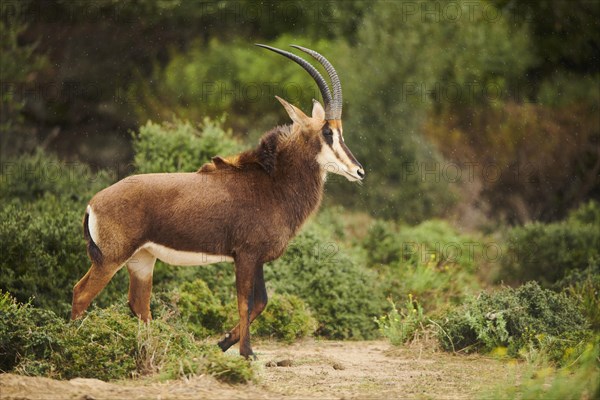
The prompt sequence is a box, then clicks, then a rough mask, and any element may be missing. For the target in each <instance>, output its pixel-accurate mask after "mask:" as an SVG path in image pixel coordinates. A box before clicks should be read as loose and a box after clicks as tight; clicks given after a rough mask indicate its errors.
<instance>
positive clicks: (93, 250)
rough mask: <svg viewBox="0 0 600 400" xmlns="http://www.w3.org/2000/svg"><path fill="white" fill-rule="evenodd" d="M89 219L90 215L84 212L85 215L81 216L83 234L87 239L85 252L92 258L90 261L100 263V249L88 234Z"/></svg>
mask: <svg viewBox="0 0 600 400" xmlns="http://www.w3.org/2000/svg"><path fill="white" fill-rule="evenodd" d="M89 219H90V215H89V214H88V213H87V212H86V213H85V217H83V236H84V237H85V240H86V241H87V253H88V256H90V258H91V259H92V262H93V263H94V264H96V265H102V258H103V256H102V251H100V248H99V247H98V245H96V243H94V240H93V239H92V235H90V227H89Z"/></svg>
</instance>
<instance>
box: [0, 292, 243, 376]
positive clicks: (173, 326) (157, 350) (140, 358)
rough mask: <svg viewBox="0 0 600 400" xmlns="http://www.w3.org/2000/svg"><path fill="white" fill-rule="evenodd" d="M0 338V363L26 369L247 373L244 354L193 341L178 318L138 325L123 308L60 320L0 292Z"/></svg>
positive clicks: (80, 372) (110, 373)
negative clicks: (236, 355)
mask: <svg viewBox="0 0 600 400" xmlns="http://www.w3.org/2000/svg"><path fill="white" fill-rule="evenodd" d="M0 339H1V341H0V355H1V356H2V357H1V358H0V363H1V364H0V369H1V370H3V371H14V372H17V373H22V374H27V375H42V376H49V377H54V378H58V379H71V378H74V377H83V378H96V379H102V380H112V379H123V378H128V377H131V376H133V375H140V374H152V373H159V376H161V377H163V378H173V377H179V376H182V375H190V374H191V373H194V374H210V375H213V376H215V378H217V379H219V380H222V381H225V382H230V383H237V382H246V381H248V380H250V379H252V378H253V370H252V368H251V366H250V364H249V363H248V362H247V361H246V360H243V359H241V358H240V357H231V356H227V355H224V354H222V352H221V351H220V349H218V347H216V346H214V345H210V346H209V345H206V344H203V343H199V342H196V341H195V340H194V338H193V336H192V334H191V333H190V332H188V331H187V330H186V329H185V327H184V326H182V325H181V324H180V323H179V322H178V320H163V319H155V320H153V321H151V322H150V323H149V324H144V323H143V322H141V321H140V320H139V319H137V318H136V317H133V316H132V315H131V313H130V312H129V310H128V309H127V307H126V306H112V307H109V308H107V309H93V310H91V311H90V312H88V313H87V314H86V316H85V317H84V318H83V319H80V320H77V321H72V322H68V323H67V322H65V321H64V320H63V319H61V318H58V317H57V316H56V315H55V314H54V313H53V312H51V311H46V310H41V309H37V308H35V307H33V306H31V304H19V303H17V302H16V301H15V300H14V298H12V297H11V296H10V295H8V294H6V293H5V294H0ZM188 364H189V365H192V364H193V371H192V370H190V368H192V367H189V368H187V367H186V365H188ZM186 368H187V369H186Z"/></svg>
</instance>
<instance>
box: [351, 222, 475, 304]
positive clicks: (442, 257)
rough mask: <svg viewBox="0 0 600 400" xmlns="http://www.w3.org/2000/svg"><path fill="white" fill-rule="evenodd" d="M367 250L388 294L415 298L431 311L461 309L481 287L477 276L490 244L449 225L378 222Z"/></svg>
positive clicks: (367, 243)
mask: <svg viewBox="0 0 600 400" xmlns="http://www.w3.org/2000/svg"><path fill="white" fill-rule="evenodd" d="M362 245H363V248H364V249H365V251H366V254H367V256H366V257H367V260H368V265H370V266H372V267H374V268H377V269H378V270H380V271H381V273H382V274H383V275H384V277H385V278H384V281H385V282H386V287H385V290H386V293H387V294H388V295H390V296H391V297H392V298H403V297H405V296H408V295H409V294H411V295H412V296H414V297H415V299H418V301H419V302H420V304H421V305H422V306H423V307H424V308H425V309H426V311H431V310H434V309H438V308H440V307H448V306H450V305H452V304H457V303H458V302H460V301H461V299H462V298H464V296H465V295H467V294H468V293H470V292H472V291H474V290H476V289H477V288H478V287H479V285H478V282H477V279H476V277H475V275H474V274H473V272H474V270H475V265H477V264H478V263H480V262H481V261H482V259H483V257H482V255H481V252H482V248H483V246H484V245H485V243H482V242H481V241H479V240H476V239H475V238H473V237H470V236H468V235H463V234H460V233H458V232H457V231H456V230H455V229H453V228H452V227H450V225H449V224H448V223H446V222H444V221H437V220H431V221H426V222H423V223H422V224H419V225H417V226H414V227H409V226H400V227H398V226H396V225H395V224H393V223H390V222H385V221H376V222H375V223H374V224H373V225H372V226H371V228H370V229H369V233H368V234H367V236H366V237H365V239H364V241H363V242H362Z"/></svg>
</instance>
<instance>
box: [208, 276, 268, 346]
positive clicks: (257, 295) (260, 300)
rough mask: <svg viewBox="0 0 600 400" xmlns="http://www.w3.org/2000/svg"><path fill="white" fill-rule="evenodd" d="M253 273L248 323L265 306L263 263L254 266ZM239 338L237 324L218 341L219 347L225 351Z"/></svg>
mask: <svg viewBox="0 0 600 400" xmlns="http://www.w3.org/2000/svg"><path fill="white" fill-rule="evenodd" d="M255 269H256V271H255V273H254V297H253V299H252V300H253V303H254V306H253V307H252V309H251V311H250V324H252V321H254V320H255V319H256V317H258V316H259V315H260V313H261V312H262V311H263V310H264V309H265V307H266V306H267V301H268V297H267V288H266V286H265V276H264V270H263V265H262V264H259V265H257V266H256V268H255ZM239 340H240V324H237V325H236V326H235V328H233V329H232V330H231V331H230V332H228V333H227V334H226V335H225V337H224V338H223V340H221V341H220V342H219V347H220V348H221V350H223V351H227V349H229V348H230V347H231V346H233V345H234V344H236V343H237V342H238V341H239Z"/></svg>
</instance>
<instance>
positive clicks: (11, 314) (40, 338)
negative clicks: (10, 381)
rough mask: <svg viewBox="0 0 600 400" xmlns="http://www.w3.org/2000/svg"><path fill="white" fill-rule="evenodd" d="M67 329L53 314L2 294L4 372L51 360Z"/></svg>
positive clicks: (0, 350)
mask: <svg viewBox="0 0 600 400" xmlns="http://www.w3.org/2000/svg"><path fill="white" fill-rule="evenodd" d="M64 327H65V322H64V320H62V319H60V318H58V317H57V316H56V315H55V314H54V313H53V312H52V311H48V310H43V309H39V308H34V307H32V306H31V305H30V304H29V303H28V304H19V303H17V301H16V300H15V299H14V298H13V297H12V296H10V295H9V294H8V293H6V292H4V293H3V292H2V291H0V370H1V371H4V372H6V371H10V370H12V369H13V368H14V367H15V366H16V365H18V364H19V363H20V362H22V360H24V359H29V358H32V359H37V360H45V359H47V358H49V357H50V356H51V354H52V349H53V348H55V347H56V346H57V344H58V343H57V341H58V335H57V332H61V331H63V330H64Z"/></svg>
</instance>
